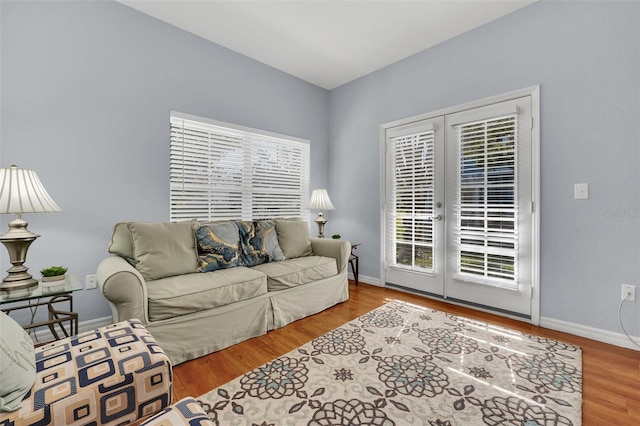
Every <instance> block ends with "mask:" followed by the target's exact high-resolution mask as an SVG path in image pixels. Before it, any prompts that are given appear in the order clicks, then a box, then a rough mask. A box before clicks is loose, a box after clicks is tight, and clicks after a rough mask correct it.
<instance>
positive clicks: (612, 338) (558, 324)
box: [349, 273, 640, 351]
mask: <svg viewBox="0 0 640 426" xmlns="http://www.w3.org/2000/svg"><path fill="white" fill-rule="evenodd" d="M358 278H359V281H360V282H362V283H365V284H371V285H375V286H378V287H385V285H384V284H382V283H380V280H379V279H378V278H373V277H368V276H366V275H360V276H359V277H358ZM349 279H351V280H352V279H353V275H352V274H351V273H349ZM443 301H444V302H447V301H446V300H443ZM449 303H450V302H449ZM485 312H492V311H488V310H487V311H485ZM540 327H544V328H550V329H552V330H556V331H561V332H563V333H569V334H573V335H576V336H580V337H585V338H587V339H592V340H597V341H598V342H603V343H608V344H610V345H615V346H620V347H623V348H628V349H634V350H636V351H640V347H638V346H636V345H634V344H633V343H632V342H630V341H629V339H628V338H627V336H626V335H625V334H623V333H616V332H613V331H607V330H602V329H599V328H594V327H588V326H586V325H581V324H574V323H570V322H566V321H561V320H557V319H553V318H545V317H541V318H540ZM631 337H632V339H633V340H634V341H636V342H637V343H638V344H639V345H640V337H636V336H631Z"/></svg>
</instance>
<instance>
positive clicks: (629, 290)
mask: <svg viewBox="0 0 640 426" xmlns="http://www.w3.org/2000/svg"><path fill="white" fill-rule="evenodd" d="M627 294H628V295H629V296H628V297H627V300H628V301H629V302H635V301H636V286H635V285H628V284H622V294H621V295H620V297H621V298H622V299H624V298H625V297H626V296H627Z"/></svg>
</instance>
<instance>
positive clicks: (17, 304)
mask: <svg viewBox="0 0 640 426" xmlns="http://www.w3.org/2000/svg"><path fill="white" fill-rule="evenodd" d="M76 290H82V283H81V282H80V279H79V278H78V277H77V276H76V275H67V276H66V277H65V279H64V280H61V281H60V282H56V284H52V283H49V285H43V284H42V282H39V283H38V285H37V286H34V287H31V288H28V289H19V290H12V291H0V308H1V309H2V311H3V312H4V313H6V314H7V315H10V313H11V312H12V311H18V310H21V309H29V311H30V314H31V319H30V321H29V324H24V325H23V326H22V328H24V329H25V330H27V332H29V334H30V335H31V336H32V338H35V337H36V336H35V334H36V333H35V332H36V329H37V328H40V327H47V328H48V329H49V331H50V332H51V335H52V336H53V340H54V341H55V340H60V339H61V338H62V337H63V336H61V335H59V334H58V330H57V329H56V324H57V325H58V328H59V329H60V331H61V332H62V334H63V335H64V337H69V336H73V335H74V334H78V314H77V313H76V312H73V295H72V293H73V292H74V291H76ZM61 302H67V303H69V305H68V306H69V309H68V310H62V309H60V308H59V307H58V304H59V303H61ZM38 306H47V310H48V319H47V320H46V321H36V319H35V317H36V312H37V309H38ZM67 322H68V325H67V326H65V325H66V323H67ZM47 343H50V341H47V342H39V341H36V342H35V346H42V345H44V344H47Z"/></svg>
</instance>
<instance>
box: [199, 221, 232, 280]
mask: <svg viewBox="0 0 640 426" xmlns="http://www.w3.org/2000/svg"><path fill="white" fill-rule="evenodd" d="M194 228H195V235H196V244H197V250H198V272H211V271H216V270H218V269H226V268H232V267H234V266H238V265H239V264H240V236H239V233H238V226H237V224H236V223H235V222H233V221H221V222H209V223H196V224H194Z"/></svg>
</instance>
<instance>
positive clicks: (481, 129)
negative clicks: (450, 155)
mask: <svg viewBox="0 0 640 426" xmlns="http://www.w3.org/2000/svg"><path fill="white" fill-rule="evenodd" d="M457 135H458V141H457V143H458V153H459V158H458V166H459V173H458V184H457V203H456V206H455V212H456V220H457V223H456V230H455V231H456V242H457V244H456V246H457V247H456V251H457V274H456V277H457V278H458V279H463V280H468V281H474V282H478V283H482V284H489V285H495V286H499V287H505V288H513V289H516V288H517V284H518V283H517V277H518V273H517V269H518V191H517V188H518V182H517V180H518V170H517V165H518V160H517V153H518V150H517V146H518V141H517V138H518V120H517V115H515V114H512V115H508V116H502V117H499V118H492V119H488V120H480V121H475V122H470V123H464V124H460V125H458V126H457Z"/></svg>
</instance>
